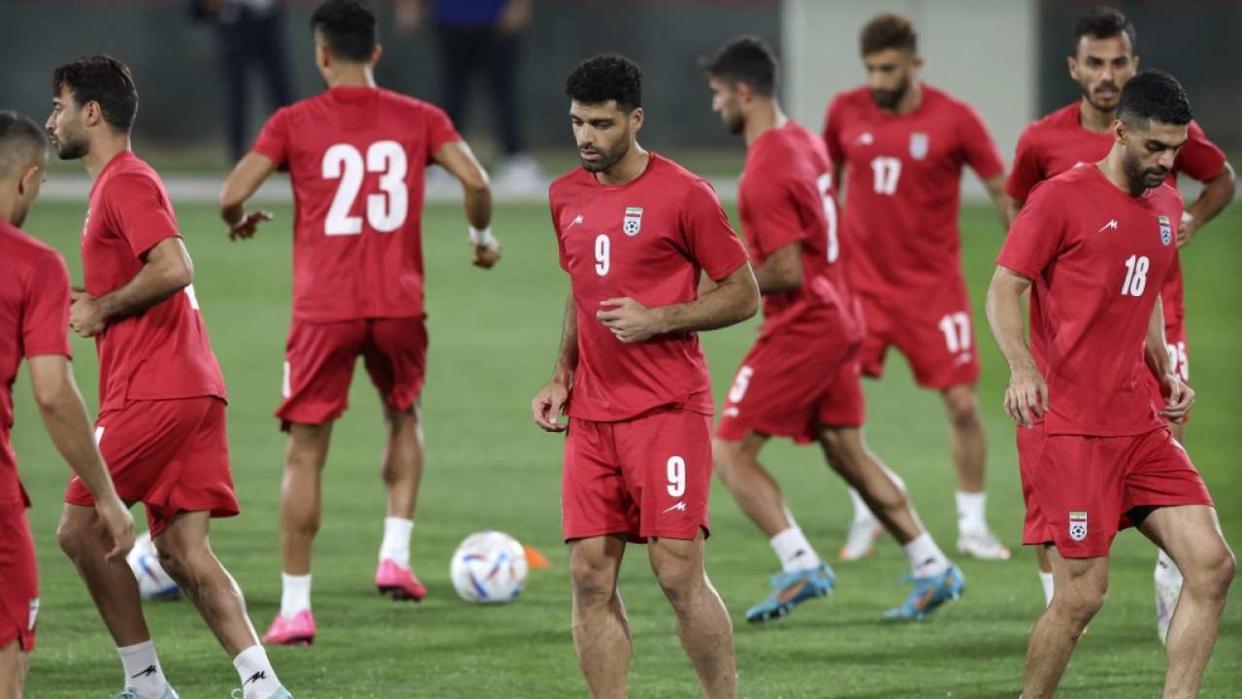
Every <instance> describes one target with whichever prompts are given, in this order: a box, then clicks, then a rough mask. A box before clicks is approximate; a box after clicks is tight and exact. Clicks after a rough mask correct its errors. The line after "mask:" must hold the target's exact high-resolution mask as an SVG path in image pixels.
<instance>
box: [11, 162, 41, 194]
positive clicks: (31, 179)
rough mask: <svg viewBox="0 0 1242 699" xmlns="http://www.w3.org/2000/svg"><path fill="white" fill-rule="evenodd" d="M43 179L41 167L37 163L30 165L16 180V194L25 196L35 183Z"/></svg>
mask: <svg viewBox="0 0 1242 699" xmlns="http://www.w3.org/2000/svg"><path fill="white" fill-rule="evenodd" d="M42 177H43V166H42V165H40V164H39V163H31V164H30V167H28V168H26V171H25V172H23V173H22V176H21V177H19V178H18V180H17V193H18V194H21V195H25V194H26V192H29V191H31V189H32V188H33V187H34V186H35V182H36V181H38V180H39V179H41V178H42Z"/></svg>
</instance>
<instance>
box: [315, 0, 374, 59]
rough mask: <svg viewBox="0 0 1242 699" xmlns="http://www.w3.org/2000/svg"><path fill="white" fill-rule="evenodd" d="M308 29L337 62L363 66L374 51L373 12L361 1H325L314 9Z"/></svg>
mask: <svg viewBox="0 0 1242 699" xmlns="http://www.w3.org/2000/svg"><path fill="white" fill-rule="evenodd" d="M311 28H312V29H314V30H315V31H317V32H319V35H320V36H321V37H323V41H324V43H325V44H326V45H327V47H328V50H329V51H330V52H332V55H334V56H336V57H337V58H341V59H343V60H346V61H352V62H354V63H365V62H367V61H368V60H370V58H371V54H372V53H374V51H375V44H376V41H377V40H376V38H375V12H374V11H372V10H371V6H370V5H368V4H367V3H365V2H362V0H328V1H327V2H325V3H323V4H322V5H320V6H319V7H317V8H315V14H313V15H311Z"/></svg>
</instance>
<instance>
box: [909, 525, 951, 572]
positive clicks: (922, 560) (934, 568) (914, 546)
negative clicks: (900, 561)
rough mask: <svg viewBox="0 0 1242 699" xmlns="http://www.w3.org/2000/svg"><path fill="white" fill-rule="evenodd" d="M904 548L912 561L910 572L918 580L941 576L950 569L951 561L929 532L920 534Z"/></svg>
mask: <svg viewBox="0 0 1242 699" xmlns="http://www.w3.org/2000/svg"><path fill="white" fill-rule="evenodd" d="M902 548H904V549H905V550H906V558H908V559H909V560H910V572H911V573H913V574H914V577H916V578H926V577H929V576H932V575H940V574H941V573H943V572H945V571H946V570H948V569H949V559H948V558H946V557H945V555H944V552H943V551H941V550H940V547H939V546H937V545H936V542H935V540H933V539H932V537H931V534H928V533H927V532H923V533H922V534H919V535H918V536H917V537H915V538H914V540H912V541H911V542H910V543H908V544H906V545H905V546H903V547H902Z"/></svg>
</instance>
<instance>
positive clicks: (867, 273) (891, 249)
mask: <svg viewBox="0 0 1242 699" xmlns="http://www.w3.org/2000/svg"><path fill="white" fill-rule="evenodd" d="M860 43H861V53H862V60H863V65H864V66H865V67H866V71H867V84H866V85H865V86H863V87H859V88H856V89H854V90H850V91H848V92H844V93H841V94H839V95H837V96H836V97H835V98H833V100H832V103H831V104H830V105H829V106H828V115H827V121H826V123H825V127H824V140H825V141H826V142H827V144H828V154H829V156H831V158H832V163H833V180H832V181H833V182H841V181H842V180H841V171H842V170H846V171H847V176H848V178H849V179H848V180H847V181H846V191H845V211H844V216H843V220H842V224H841V225H842V240H843V241H844V243H845V248H846V253H847V255H852V258H851V259H850V263H849V272H850V280H851V282H853V284H854V288H855V290H856V291H857V292H858V296H859V299H860V300H861V302H862V308H863V317H864V319H865V321H866V329H867V336H866V338H865V339H864V340H863V346H862V354H861V361H862V371H863V373H864V374H866V375H868V376H871V377H879V376H880V375H881V374H882V372H883V369H884V355H885V354H886V352H887V350H888V348H889V346H895V347H897V349H899V350H900V351H901V352H902V353H903V354H904V355H905V356H906V358H907V359H908V360H909V361H910V365H911V366H912V368H913V370H914V378H915V381H917V382H918V384H919V385H920V386H922V387H924V388H929V389H933V390H936V391H938V392H939V393H940V395H941V397H942V398H943V400H944V405H945V409H946V411H947V413H948V418H949V428H950V432H949V433H950V445H951V451H952V454H953V461H954V464H955V466H956V469H957V494H956V500H957V523H958V540H957V549H958V551H960V552H961V553H964V554H967V555H970V556H974V557H976V558H982V559H988V560H1004V559H1007V558H1009V550H1008V549H1007V548H1005V546H1003V545H1002V544H1001V543H1000V542H999V541H998V540H997V539H996V537H995V536H993V535H992V533H991V531H990V530H989V529H988V525H987V520H986V518H985V500H986V495H985V493H984V482H983V481H984V460H985V458H986V448H985V443H984V434H983V425H982V423H981V422H980V420H979V410H978V405H977V401H976V397H975V383H976V382H977V381H978V379H979V355H978V353H977V352H976V350H975V342H974V331H973V328H972V325H973V323H972V315H971V307H970V297H969V296H968V295H967V292H966V281H965V279H964V277H963V274H962V263H961V255H960V245H961V241H960V237H959V233H958V229H957V215H958V207H959V192H960V189H961V175H962V168H963V166H966V165H969V166H970V167H971V168H972V169H973V170H974V171H975V173H976V174H978V175H979V177H980V179H982V180H983V183H984V185H985V186H986V187H987V191H988V195H989V196H990V197H991V199H992V202H993V204H995V206H996V209H997V211H998V212H999V213H1000V216H1001V218H1002V219H1004V217H1005V215H1006V212H1007V209H1008V202H1007V198H1006V196H1005V194H1004V192H1003V184H1004V167H1003V165H1002V164H1001V159H1000V155H999V154H998V153H997V150H996V146H995V145H994V144H993V143H992V139H991V137H990V136H989V135H988V132H987V129H986V128H985V127H984V125H983V122H982V121H981V120H980V118H979V115H978V114H976V113H975V111H974V110H973V109H972V108H971V107H970V106H969V105H967V104H965V103H963V102H961V101H959V100H957V99H954V98H953V97H951V96H949V95H948V94H945V93H944V92H942V91H940V90H937V89H936V88H933V87H931V86H929V85H926V84H924V83H923V82H922V81H921V80H920V78H919V72H920V70H921V69H922V67H923V59H922V57H921V56H920V55H919V53H918V36H917V34H916V33H915V29H914V25H913V24H911V22H910V20H909V19H907V18H905V17H902V16H900V15H892V14H884V15H880V16H878V17H876V18H875V19H872V20H871V21H870V22H868V23H867V25H866V26H864V27H863V30H862V35H861V40H860ZM851 497H852V499H853V502H854V522H853V524H852V525H851V527H850V533H849V537H848V539H847V541H846V545H845V546H844V548H842V550H841V557H842V558H844V559H846V560H849V559H853V558H858V557H860V556H863V555H865V554H866V553H868V552H869V551H870V549H871V544H872V541H873V540H874V538H875V537H876V536H878V535H879V533H880V524H879V523H878V522H877V520H876V519H875V517H874V516H873V515H872V514H871V513H870V512H869V511H868V510H867V507H866V505H865V504H864V502H863V500H862V499H861V498H860V497H859V496H858V494H857V493H855V492H854V491H852V490H851Z"/></svg>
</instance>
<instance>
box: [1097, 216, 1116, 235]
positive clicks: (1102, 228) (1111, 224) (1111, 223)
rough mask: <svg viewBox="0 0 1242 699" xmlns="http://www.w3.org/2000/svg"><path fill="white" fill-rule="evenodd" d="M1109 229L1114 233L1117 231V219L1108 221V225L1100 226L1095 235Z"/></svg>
mask: <svg viewBox="0 0 1242 699" xmlns="http://www.w3.org/2000/svg"><path fill="white" fill-rule="evenodd" d="M1109 229H1112V230H1114V231H1115V230H1117V219H1115V218H1110V219H1108V223H1106V224H1104V225H1103V226H1100V230H1098V231H1096V233H1103V232H1104V231H1106V230H1109Z"/></svg>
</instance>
